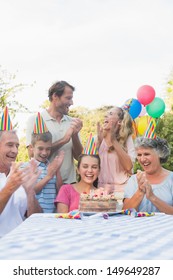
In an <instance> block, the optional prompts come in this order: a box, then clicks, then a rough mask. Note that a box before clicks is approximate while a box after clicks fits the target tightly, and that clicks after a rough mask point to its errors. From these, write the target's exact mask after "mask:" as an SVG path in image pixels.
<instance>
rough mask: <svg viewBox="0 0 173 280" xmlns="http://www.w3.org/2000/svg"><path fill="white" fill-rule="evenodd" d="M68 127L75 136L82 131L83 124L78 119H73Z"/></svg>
mask: <svg viewBox="0 0 173 280" xmlns="http://www.w3.org/2000/svg"><path fill="white" fill-rule="evenodd" d="M70 127H71V128H72V129H73V134H77V133H79V131H80V130H81V129H82V127H83V123H82V121H81V120H80V119H78V118H73V120H72V122H71V125H70Z"/></svg>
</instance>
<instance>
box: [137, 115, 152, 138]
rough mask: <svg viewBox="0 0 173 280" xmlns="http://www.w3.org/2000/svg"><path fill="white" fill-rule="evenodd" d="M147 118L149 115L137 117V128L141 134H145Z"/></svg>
mask: <svg viewBox="0 0 173 280" xmlns="http://www.w3.org/2000/svg"><path fill="white" fill-rule="evenodd" d="M149 118H150V117H149V116H142V117H139V118H138V122H137V129H138V133H139V134H140V135H141V136H142V135H144V134H145V131H146V129H147V127H148V122H149Z"/></svg>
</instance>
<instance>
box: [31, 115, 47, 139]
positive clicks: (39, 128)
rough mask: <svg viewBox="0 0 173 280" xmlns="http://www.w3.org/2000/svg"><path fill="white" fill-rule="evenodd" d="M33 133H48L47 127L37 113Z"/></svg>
mask: <svg viewBox="0 0 173 280" xmlns="http://www.w3.org/2000/svg"><path fill="white" fill-rule="evenodd" d="M33 132H34V134H40V133H45V132H48V129H47V126H46V124H45V122H44V120H43V118H42V116H41V115H40V113H39V112H38V114H37V117H36V120H35V124H34V131H33Z"/></svg>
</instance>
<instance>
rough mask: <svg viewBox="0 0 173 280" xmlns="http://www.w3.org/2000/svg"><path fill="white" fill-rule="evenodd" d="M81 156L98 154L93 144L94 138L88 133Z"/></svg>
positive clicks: (94, 143)
mask: <svg viewBox="0 0 173 280" xmlns="http://www.w3.org/2000/svg"><path fill="white" fill-rule="evenodd" d="M83 154H86V155H97V154H98V148H97V144H96V142H95V139H94V137H93V136H92V133H90V136H89V138H88V141H87V144H86V146H85V148H84V150H83Z"/></svg>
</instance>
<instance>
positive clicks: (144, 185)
mask: <svg viewBox="0 0 173 280" xmlns="http://www.w3.org/2000/svg"><path fill="white" fill-rule="evenodd" d="M136 177H137V181H138V189H139V190H140V191H141V192H143V193H144V194H146V198H148V199H149V198H150V197H151V196H152V195H153V191H152V187H151V184H150V183H149V182H148V180H147V178H146V174H145V172H144V171H141V170H138V171H137V175H136Z"/></svg>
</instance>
